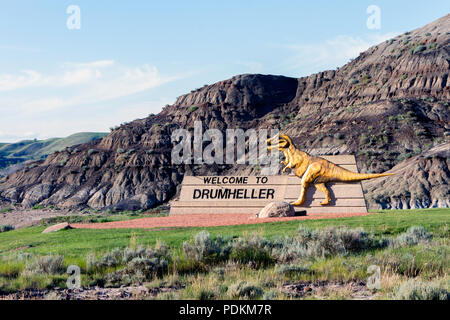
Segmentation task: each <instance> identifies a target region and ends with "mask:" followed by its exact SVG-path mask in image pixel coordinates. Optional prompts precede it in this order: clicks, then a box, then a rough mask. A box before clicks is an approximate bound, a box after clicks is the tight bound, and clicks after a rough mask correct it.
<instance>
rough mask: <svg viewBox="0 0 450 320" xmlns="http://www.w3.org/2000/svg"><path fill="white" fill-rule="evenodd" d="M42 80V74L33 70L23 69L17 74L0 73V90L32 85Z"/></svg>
mask: <svg viewBox="0 0 450 320" xmlns="http://www.w3.org/2000/svg"><path fill="white" fill-rule="evenodd" d="M41 82H42V76H41V75H40V74H39V73H38V72H36V71H34V70H23V71H21V72H19V73H18V74H15V75H14V74H0V91H11V90H16V89H21V88H27V87H33V86H36V85H38V84H39V83H41Z"/></svg>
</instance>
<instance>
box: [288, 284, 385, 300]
mask: <svg viewBox="0 0 450 320" xmlns="http://www.w3.org/2000/svg"><path fill="white" fill-rule="evenodd" d="M282 292H283V293H284V294H286V295H287V296H289V297H295V298H306V297H314V298H316V299H321V298H329V297H330V296H331V297H341V298H348V299H354V300H373V299H375V298H376V296H377V293H376V292H374V291H372V290H370V289H369V288H367V285H366V284H365V283H364V282H357V281H350V282H329V281H319V282H299V283H294V284H286V285H284V286H283V289H282Z"/></svg>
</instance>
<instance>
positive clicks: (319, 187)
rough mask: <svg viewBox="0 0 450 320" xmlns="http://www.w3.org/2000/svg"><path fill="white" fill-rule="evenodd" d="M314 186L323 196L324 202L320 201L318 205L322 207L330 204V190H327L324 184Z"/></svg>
mask: <svg viewBox="0 0 450 320" xmlns="http://www.w3.org/2000/svg"><path fill="white" fill-rule="evenodd" d="M315 186H316V188H317V189H318V190H320V191H322V192H323V193H324V194H325V200H324V201H322V202H321V203H320V204H321V205H322V206H325V205H327V204H330V201H331V196H330V190H328V188H327V186H326V185H325V183H316V184H315Z"/></svg>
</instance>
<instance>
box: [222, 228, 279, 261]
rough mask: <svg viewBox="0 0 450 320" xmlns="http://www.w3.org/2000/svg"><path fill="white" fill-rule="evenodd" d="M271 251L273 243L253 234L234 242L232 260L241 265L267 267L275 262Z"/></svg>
mask: <svg viewBox="0 0 450 320" xmlns="http://www.w3.org/2000/svg"><path fill="white" fill-rule="evenodd" d="M271 251H272V242H271V241H269V240H267V239H265V238H263V237H260V236H258V235H257V234H253V235H252V236H250V237H248V238H239V239H237V240H236V241H234V242H233V246H232V249H231V254H230V259H231V260H233V261H235V262H238V263H241V264H252V265H254V266H265V265H269V264H271V263H273V262H274V260H273V258H272V255H271Z"/></svg>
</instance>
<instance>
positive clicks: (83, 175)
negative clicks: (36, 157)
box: [0, 15, 450, 210]
mask: <svg viewBox="0 0 450 320" xmlns="http://www.w3.org/2000/svg"><path fill="white" fill-rule="evenodd" d="M449 39H450V15H446V16H444V17H443V18H441V19H439V20H436V21H434V22H432V23H430V24H428V25H426V26H424V27H422V28H419V29H416V30H414V31H411V32H407V33H405V34H402V35H400V36H398V37H396V38H393V39H390V40H388V41H386V42H383V43H380V44H378V45H376V46H373V47H371V48H369V49H368V50H367V51H365V52H363V53H361V54H360V55H359V56H358V57H357V58H356V59H354V60H353V61H351V62H350V63H348V64H346V65H344V66H343V67H342V68H339V69H337V70H329V71H324V72H320V73H317V74H313V75H310V76H308V77H302V78H288V77H283V76H273V75H259V74H245V75H239V76H235V77H233V78H231V79H228V80H225V81H221V82H218V83H215V84H213V85H209V86H205V87H203V88H200V89H197V90H193V91H192V92H191V93H189V94H186V95H183V96H181V97H179V98H178V99H177V101H176V102H175V103H174V104H173V105H169V106H166V107H165V108H164V109H163V111H162V112H161V113H159V114H157V115H154V116H150V117H148V118H145V119H141V120H136V121H133V122H130V123H127V124H124V125H122V126H120V127H118V128H117V129H115V130H113V131H112V132H111V133H110V134H109V135H108V136H106V137H104V138H103V139H101V140H95V141H92V142H89V143H86V144H82V145H79V146H77V147H76V148H66V149H64V150H62V151H59V152H55V153H53V154H51V155H50V156H49V157H47V159H45V160H43V161H38V162H36V163H35V164H33V166H28V167H26V168H24V169H23V170H20V171H17V172H15V173H13V174H11V175H9V176H7V177H4V178H3V179H2V180H0V201H1V202H2V203H3V205H4V206H6V205H9V204H10V203H15V204H17V205H20V206H22V207H30V206H33V205H34V204H37V203H41V204H42V205H44V206H48V205H54V206H58V207H61V208H79V207H86V206H88V207H92V208H99V209H105V208H111V209H118V210H121V209H147V208H150V207H154V206H157V205H159V204H162V203H165V202H167V201H169V200H171V199H172V198H173V197H174V196H176V194H177V191H178V187H179V184H180V183H181V181H182V178H183V175H184V174H189V175H192V174H196V175H199V174H207V173H208V174H227V173H228V174H229V173H235V172H242V173H244V172H245V173H247V174H259V168H258V166H250V167H249V166H225V165H211V166H195V165H179V166H174V165H172V164H171V158H170V157H171V150H172V147H173V144H172V142H171V139H170V137H171V133H172V132H173V131H174V130H175V129H177V128H192V127H193V126H194V121H202V123H203V125H204V127H205V128H217V129H219V130H222V131H224V130H225V129H227V128H236V127H240V128H242V129H248V128H255V129H256V128H273V127H279V128H281V130H282V131H283V132H285V133H287V134H289V135H290V136H292V137H293V139H294V142H295V143H296V145H297V146H298V147H299V148H301V149H304V150H306V151H308V152H310V153H312V154H348V153H351V154H356V156H357V162H358V166H359V169H360V171H362V172H380V171H386V170H391V169H392V170H396V169H401V170H403V171H402V172H403V174H399V175H397V176H395V178H394V179H392V180H387V179H382V180H380V181H375V180H374V181H370V182H366V183H365V184H364V187H365V189H366V194H367V196H366V197H367V200H368V201H369V204H370V206H371V207H373V208H380V207H382V208H411V207H412V208H414V207H429V206H448V205H449V202H448V199H449V198H450V197H449V194H450V191H449V182H450V175H449V169H448V152H447V151H446V150H448V149H449V144H448V143H446V142H448V140H449V136H450V124H449V123H450V112H449V103H450V90H449V88H450V86H449V83H448V74H449V66H450V47H449ZM436 150H438V151H436ZM442 150H444V151H442Z"/></svg>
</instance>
